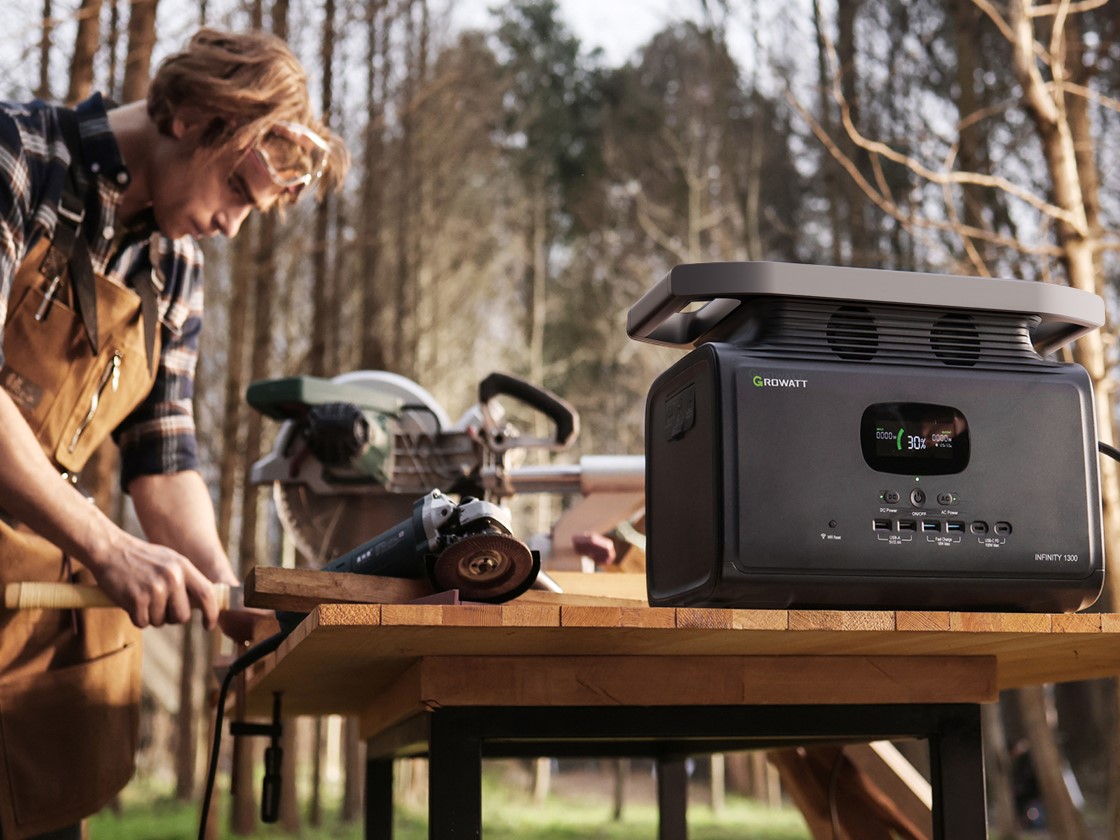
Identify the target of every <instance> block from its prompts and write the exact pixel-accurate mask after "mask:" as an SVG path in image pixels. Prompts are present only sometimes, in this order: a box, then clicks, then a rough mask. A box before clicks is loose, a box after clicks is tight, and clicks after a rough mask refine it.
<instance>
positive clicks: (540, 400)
mask: <svg viewBox="0 0 1120 840" xmlns="http://www.w3.org/2000/svg"><path fill="white" fill-rule="evenodd" d="M503 394H505V395H507V396H510V397H513V398H514V399H516V400H519V401H520V402H523V403H525V405H527V406H530V407H531V408H535V409H536V410H537V411H539V412H541V414H543V415H545V416H546V417H548V418H549V419H550V420H551V421H552V422H553V423H554V424H555V425H556V436H555V439H554V440H555V442H554V444H553V446H554V448H556V449H566V448H567V447H569V446H571V445H572V442H573V441H574V440H575V439H576V435H578V434H579V414H578V413H577V412H576V410H575V408H573V407H572V406H571V405H570V404H569V403H568V402H566V401H564V400H562V399H561V398H560V397H558V396H556V394H554V393H552V392H551V391H548V390H546V389H544V388H540V387H538V386H536V385H533V384H532V383H530V382H526V381H525V380H524V379H519V378H517V377H516V376H510V375H509V374H507V373H492V374H490V375H489V376H487V377H486V378H485V379H483V380H482V382H481V383H479V386H478V399H479V401H480V402H484V403H485V402H489V401H490V400H492V399H493V398H494V397H497V396H500V395H503Z"/></svg>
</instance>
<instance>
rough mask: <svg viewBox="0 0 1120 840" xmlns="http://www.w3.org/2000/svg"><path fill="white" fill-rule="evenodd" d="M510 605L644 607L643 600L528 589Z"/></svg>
mask: <svg viewBox="0 0 1120 840" xmlns="http://www.w3.org/2000/svg"><path fill="white" fill-rule="evenodd" d="M511 603H517V604H549V605H554V606H557V607H563V606H573V607H628V608H632V607H635V606H645V603H646V599H645V598H640V599H639V598H615V597H611V596H607V595H586V594H579V593H574V594H573V593H569V592H545V591H543V590H540V589H530V590H529V591H528V592H525V593H524V594H522V595H518V596H517V598H515V599H514V600H513V601H512V602H511Z"/></svg>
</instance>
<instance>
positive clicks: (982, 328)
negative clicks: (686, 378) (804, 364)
mask: <svg viewBox="0 0 1120 840" xmlns="http://www.w3.org/2000/svg"><path fill="white" fill-rule="evenodd" d="M744 315H746V316H748V317H745V318H744V319H743V320H742V321H741V324H742V325H743V326H742V328H741V329H740V330H739V331H738V332H737V334H735V335H731V336H728V337H727V339H725V340H729V341H731V342H732V343H734V344H738V345H739V346H741V347H749V348H750V349H751V352H753V353H757V354H759V355H763V356H772V357H784V358H788V359H794V358H802V359H807V360H809V359H811V360H816V361H836V360H837V359H840V360H843V361H846V362H865V363H871V364H886V365H915V364H916V365H923V366H932V367H946V366H948V367H957V368H961V367H968V368H980V369H1002V370H1007V369H1022V368H1024V367H1029V368H1032V369H1034V368H1037V367H1039V366H1046V367H1049V366H1052V365H1055V364H1057V362H1052V361H1049V360H1046V359H1043V358H1042V357H1041V356H1040V355H1039V354H1038V352H1037V351H1036V350H1035V349H1034V344H1033V343H1032V342H1031V330H1032V329H1033V328H1035V327H1036V326H1037V325H1038V323H1039V320H1040V319H1039V318H1038V316H1035V315H1020V314H1016V313H979V312H964V311H960V310H946V309H933V308H930V307H920V306H906V305H902V304H900V305H897V306H892V305H889V304H863V303H858V302H854V301H847V302H844V303H840V304H839V305H838V304H837V303H836V302H827V303H826V302H823V301H817V300H812V299H805V298H780V299H771V300H765V301H757V302H755V303H754V304H753V305H752V306H751V308H750V311H749V313H744Z"/></svg>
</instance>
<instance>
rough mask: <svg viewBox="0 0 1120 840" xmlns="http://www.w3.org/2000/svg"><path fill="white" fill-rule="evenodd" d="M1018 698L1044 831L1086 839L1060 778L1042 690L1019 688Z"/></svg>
mask: <svg viewBox="0 0 1120 840" xmlns="http://www.w3.org/2000/svg"><path fill="white" fill-rule="evenodd" d="M1018 695H1019V709H1020V711H1021V712H1022V716H1023V726H1024V728H1025V729H1026V732H1027V739H1028V740H1029V741H1030V745H1031V763H1032V765H1033V766H1034V772H1035V776H1037V777H1038V784H1039V788H1040V789H1041V790H1042V798H1043V801H1044V802H1045V803H1046V824H1047V829H1048V830H1049V831H1050V833H1051V835H1052V836H1054V837H1060V838H1062V840H1089V832H1088V829H1087V828H1086V827H1085V821H1084V819H1082V817H1081V814H1080V813H1079V812H1078V810H1077V807H1076V806H1075V805H1074V804H1073V800H1072V799H1071V798H1070V792H1069V788H1068V787H1067V786H1066V782H1065V779H1064V778H1063V776H1062V769H1063V768H1064V767H1065V764H1066V760H1065V756H1063V755H1062V751H1061V749H1060V748H1059V746H1058V740H1057V737H1056V736H1055V731H1054V730H1055V726H1054V725H1053V724H1052V723H1051V720H1050V719H1051V718H1052V717H1054V715H1053V714H1052V708H1051V704H1050V702H1049V700H1048V699H1047V696H1046V688H1045V687H1043V686H1040V685H1038V686H1028V687H1026V688H1020V689H1019V690H1018Z"/></svg>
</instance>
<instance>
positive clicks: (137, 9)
mask: <svg viewBox="0 0 1120 840" xmlns="http://www.w3.org/2000/svg"><path fill="white" fill-rule="evenodd" d="M157 2H158V0H132V4H131V6H130V13H129V17H128V55H127V56H126V57H125V61H124V83H123V84H122V85H121V101H122V102H135V101H137V100H139V99H143V98H144V97H145V96H146V95H147V93H148V81H149V77H150V75H151V68H152V48H153V47H154V46H155V43H156V3H157Z"/></svg>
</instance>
